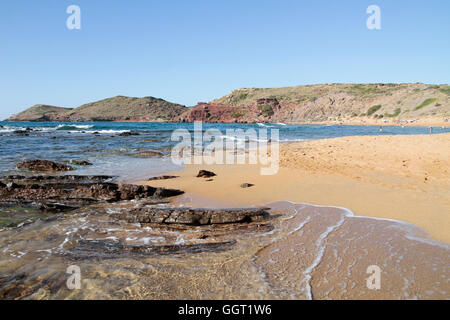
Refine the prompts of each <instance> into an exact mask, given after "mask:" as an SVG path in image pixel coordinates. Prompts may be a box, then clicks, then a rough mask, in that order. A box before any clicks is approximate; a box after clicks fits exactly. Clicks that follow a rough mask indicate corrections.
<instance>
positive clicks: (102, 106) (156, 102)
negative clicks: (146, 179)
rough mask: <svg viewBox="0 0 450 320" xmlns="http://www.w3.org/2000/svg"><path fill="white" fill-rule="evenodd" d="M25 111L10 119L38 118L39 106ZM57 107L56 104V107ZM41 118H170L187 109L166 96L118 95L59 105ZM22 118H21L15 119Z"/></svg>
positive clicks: (89, 119) (47, 119)
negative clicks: (80, 103)
mask: <svg viewBox="0 0 450 320" xmlns="http://www.w3.org/2000/svg"><path fill="white" fill-rule="evenodd" d="M33 108H35V107H32V108H30V109H27V110H25V111H24V112H22V113H20V114H19V115H17V116H14V117H11V118H9V119H8V120H7V121H38V120H37V119H38V118H37V114H38V113H37V112H36V109H33ZM53 108H57V107H53ZM57 109H58V110H60V112H54V113H51V114H50V113H48V114H47V117H46V118H42V117H41V118H39V119H40V120H41V121H70V122H89V121H171V120H172V119H175V118H176V117H178V116H179V115H180V114H181V113H183V112H184V111H186V107H184V106H182V105H179V104H175V103H171V102H168V101H165V100H163V99H158V98H153V97H144V98H133V97H124V96H117V97H113V98H108V99H104V100H100V101H96V102H92V103H88V104H85V105H82V106H80V107H78V108H75V109H65V108H57ZM39 110H40V109H39ZM16 119H20V120H16Z"/></svg>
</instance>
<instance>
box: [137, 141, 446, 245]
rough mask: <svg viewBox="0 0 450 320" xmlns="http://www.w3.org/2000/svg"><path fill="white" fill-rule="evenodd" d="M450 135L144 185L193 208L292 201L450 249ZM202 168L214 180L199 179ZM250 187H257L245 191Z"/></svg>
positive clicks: (294, 146)
mask: <svg viewBox="0 0 450 320" xmlns="http://www.w3.org/2000/svg"><path fill="white" fill-rule="evenodd" d="M449 168H450V134H440V135H433V136H431V135H413V136H365V137H343V138H335V139H325V140H314V141H305V142H298V143H288V144H283V145H281V147H280V169H279V171H278V173H277V174H276V175H272V176H261V175H260V170H259V169H260V168H259V166H257V165H228V166H227V165H211V166H208V165H189V166H187V168H186V169H185V170H183V171H179V172H174V173H173V174H174V175H177V176H179V178H176V179H170V180H160V181H150V182H142V184H148V185H152V186H156V187H159V186H161V187H168V188H179V189H182V190H184V191H185V192H186V194H185V195H184V196H182V197H181V198H179V199H178V201H179V202H181V203H184V204H188V205H191V206H193V207H201V206H203V207H240V206H256V205H264V204H267V203H269V202H273V201H284V200H286V201H292V202H298V203H309V204H316V205H325V206H338V207H344V208H347V209H349V210H351V211H352V212H353V213H354V214H355V215H358V216H368V217H378V218H386V219H395V220H400V221H404V222H408V223H412V224H414V225H416V226H419V227H421V228H423V229H424V230H425V231H426V232H427V233H428V234H429V235H431V237H432V238H434V239H436V240H439V241H443V242H447V243H450V234H449V233H448V230H449V229H450V214H449V212H450V174H449ZM200 169H206V170H210V171H213V172H215V173H216V174H217V176H215V177H213V179H212V180H211V181H208V180H210V179H202V178H196V175H197V173H198V171H199V170H200ZM243 183H251V184H254V186H252V187H250V188H245V189H244V188H241V187H240V185H241V184H243Z"/></svg>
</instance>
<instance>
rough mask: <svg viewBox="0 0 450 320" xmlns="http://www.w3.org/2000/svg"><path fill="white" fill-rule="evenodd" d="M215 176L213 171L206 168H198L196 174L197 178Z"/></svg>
mask: <svg viewBox="0 0 450 320" xmlns="http://www.w3.org/2000/svg"><path fill="white" fill-rule="evenodd" d="M215 176H216V174H215V173H214V172H212V171H208V170H200V171H199V172H198V174H197V178H211V177H215Z"/></svg>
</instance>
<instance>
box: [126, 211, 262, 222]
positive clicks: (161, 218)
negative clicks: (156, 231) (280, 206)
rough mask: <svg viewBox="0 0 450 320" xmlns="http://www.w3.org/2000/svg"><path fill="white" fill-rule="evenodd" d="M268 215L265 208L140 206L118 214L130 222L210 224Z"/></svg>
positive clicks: (255, 219) (246, 219)
mask: <svg viewBox="0 0 450 320" xmlns="http://www.w3.org/2000/svg"><path fill="white" fill-rule="evenodd" d="M268 215H269V214H268V213H267V212H266V210H265V209H264V208H244V209H192V208H139V209H135V210H132V211H131V212H128V213H121V214H118V218H119V219H121V220H125V221H127V222H130V223H161V224H187V225H210V224H227V223H245V222H251V221H260V220H261V219H262V218H263V217H266V216H268Z"/></svg>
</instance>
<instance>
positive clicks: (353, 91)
mask: <svg viewBox="0 0 450 320" xmlns="http://www.w3.org/2000/svg"><path fill="white" fill-rule="evenodd" d="M449 118H450V85H447V84H445V85H429V84H422V83H413V84H318V85H305V86H295V87H284V88H245V89H238V90H233V91H232V92H231V93H230V94H228V95H226V96H224V97H221V98H219V99H215V100H213V101H211V102H199V103H198V104H197V105H196V106H194V107H186V106H183V105H180V104H176V103H172V102H168V101H165V100H163V99H159V98H154V97H144V98H133V97H125V96H117V97H113V98H108V99H104V100H100V101H96V102H92V103H88V104H85V105H82V106H80V107H78V108H74V109H72V108H62V107H56V106H49V105H43V104H39V105H35V106H32V107H31V108H28V109H26V110H25V111H23V112H21V113H19V114H16V115H13V116H11V117H10V118H8V119H7V120H5V121H61V122H93V121H136V122H143V121H147V122H152V121H153V122H157V121H158V122H193V121H203V122H226V123H230V122H237V123H258V122H283V123H304V122H328V123H333V122H339V123H340V122H346V123H348V122H353V123H380V122H395V121H397V122H398V121H404V122H408V121H410V122H419V121H418V120H420V122H424V123H444V122H445V123H446V122H448V121H449V120H448V119H449Z"/></svg>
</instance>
